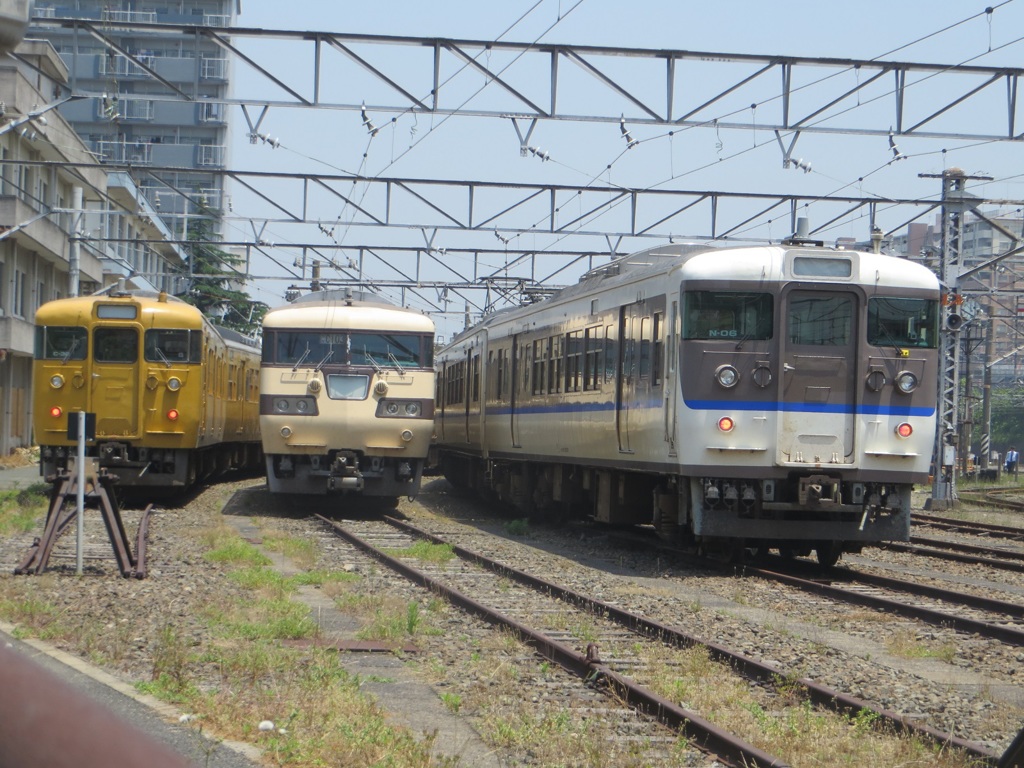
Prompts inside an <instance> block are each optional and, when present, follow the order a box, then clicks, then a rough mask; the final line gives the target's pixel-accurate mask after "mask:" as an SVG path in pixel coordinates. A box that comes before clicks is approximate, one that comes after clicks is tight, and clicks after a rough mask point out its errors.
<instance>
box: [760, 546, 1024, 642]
mask: <svg viewBox="0 0 1024 768" xmlns="http://www.w3.org/2000/svg"><path fill="white" fill-rule="evenodd" d="M779 563H780V565H782V564H783V562H782V560H781V558H780V559H779ZM786 565H788V568H787V570H786V571H785V572H784V571H781V570H770V569H767V568H758V567H753V566H745V567H744V573H745V574H746V575H750V576H759V577H761V578H765V579H770V580H772V581H777V582H779V583H781V584H786V585H788V586H791V587H796V588H797V589H801V590H804V591H806V592H812V593H814V594H818V595H822V596H825V597H828V598H831V599H834V600H839V601H842V602H846V603H853V604H856V605H862V606H865V607H868V608H874V609H876V610H880V611H885V612H887V613H891V614H894V615H896V616H903V617H905V618H909V619H915V620H917V621H923V622H925V623H927V624H931V625H934V626H938V627H946V628H949V629H955V630H957V631H959V632H967V633H973V634H976V635H979V636H981V637H988V638H992V639H994V640H998V641H1000V642H1002V643H1008V644H1011V645H1016V646H1024V606H1021V605H1019V604H1017V603H1011V602H1008V601H1005V600H995V599H992V598H988V597H982V596H979V595H976V594H972V593H969V592H960V591H956V590H951V589H944V588H941V587H935V586H930V585H927V584H919V583H916V582H913V581H909V580H907V579H906V578H892V577H887V576H881V575H877V574H870V573H865V572H861V571H854V570H850V569H847V568H832V569H830V570H829V574H828V577H827V578H822V577H821V576H820V575H819V576H814V577H808V576H807V575H806V573H805V574H804V575H803V576H800V575H795V574H794V573H793V567H792V566H794V565H800V564H794V563H788V564H786ZM799 570H804V569H803V568H799ZM908 596H911V597H912V598H913V599H912V600H908Z"/></svg>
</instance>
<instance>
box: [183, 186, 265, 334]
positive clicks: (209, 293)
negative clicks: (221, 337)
mask: <svg viewBox="0 0 1024 768" xmlns="http://www.w3.org/2000/svg"><path fill="white" fill-rule="evenodd" d="M214 216H215V212H214V211H213V209H211V208H210V207H209V206H208V205H207V204H206V202H205V201H200V203H199V212H198V216H197V217H196V218H193V219H189V226H188V237H187V238H186V241H187V242H186V244H185V246H184V248H185V252H186V253H187V254H188V271H189V277H190V278H191V280H192V286H191V289H190V290H189V292H188V295H187V296H186V297H185V301H187V302H188V303H189V304H191V305H193V306H194V307H197V308H198V309H199V311H200V312H202V313H203V314H204V315H206V316H207V317H209V318H211V319H216V320H217V321H218V322H219V323H220V325H223V326H225V327H227V328H232V329H234V330H236V331H240V332H241V333H245V334H247V335H250V336H252V335H255V334H256V333H257V332H258V331H259V329H260V327H261V325H262V322H263V315H265V314H266V312H267V310H268V309H269V307H268V306H267V305H266V304H264V303H263V302H259V301H253V300H252V299H251V298H250V297H249V294H247V293H246V292H245V291H240V290H238V289H236V288H232V287H231V285H232V283H233V282H234V281H235V280H236V279H243V278H244V277H246V275H245V274H244V273H243V272H242V271H241V267H242V266H243V260H242V259H241V258H240V257H239V256H236V255H235V254H233V253H229V252H228V251H225V250H224V249H222V248H218V247H217V246H216V245H214V244H213V241H214V232H213V217H214ZM233 275H238V278H235V277H234V276H233Z"/></svg>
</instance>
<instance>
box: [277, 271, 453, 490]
mask: <svg viewBox="0 0 1024 768" xmlns="http://www.w3.org/2000/svg"><path fill="white" fill-rule="evenodd" d="M433 352H434V323H433V321H432V320H430V318H428V317H426V316H424V315H422V314H421V313H419V312H416V311H413V310H409V309H402V308H400V307H396V306H392V305H389V304H383V303H380V301H379V300H367V299H366V298H364V297H362V296H361V295H359V296H356V295H353V294H352V293H351V292H345V291H317V292H314V293H310V294H307V295H306V296H303V297H301V298H299V299H297V300H296V301H295V302H293V303H292V304H290V305H287V306H284V307H279V308H277V309H273V310H271V311H270V312H268V313H267V314H266V316H265V317H264V318H263V362H262V367H261V370H260V426H261V432H262V438H263V452H264V454H265V456H266V465H267V485H268V487H269V489H270V491H271V492H272V493H301V494H325V493H332V492H337V493H347V494H354V495H360V496H375V497H382V498H383V499H386V500H390V501H393V502H394V501H397V500H398V497H400V496H412V495H414V494H416V493H417V491H418V490H419V486H420V479H421V476H422V474H423V466H424V463H425V461H426V456H427V451H428V450H429V448H430V442H431V436H432V434H433V418H434V370H433Z"/></svg>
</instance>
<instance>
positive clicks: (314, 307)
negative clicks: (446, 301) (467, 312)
mask: <svg viewBox="0 0 1024 768" xmlns="http://www.w3.org/2000/svg"><path fill="white" fill-rule="evenodd" d="M263 327H264V328H314V329H318V328H323V329H335V328H354V329H360V330H370V329H373V330H391V331H409V332H413V333H431V334H432V333H433V332H434V321H433V320H431V319H430V318H429V317H428V316H427V315H425V314H423V313H422V312H419V311H417V310H414V309H408V308H406V307H399V306H396V305H394V304H390V303H388V302H386V301H382V300H380V299H379V298H378V297H376V296H373V295H372V294H366V293H360V292H353V291H346V290H337V291H314V292H313V293H308V294H306V295H304V296H300V297H299V298H297V299H296V300H295V301H293V302H292V303H290V304H285V305H283V306H280V307H275V308H274V309H272V310H270V311H269V312H267V314H266V315H264V316H263Z"/></svg>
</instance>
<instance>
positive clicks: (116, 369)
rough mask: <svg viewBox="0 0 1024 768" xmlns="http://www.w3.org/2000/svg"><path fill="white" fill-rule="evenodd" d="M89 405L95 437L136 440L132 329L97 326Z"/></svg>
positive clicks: (135, 361)
mask: <svg viewBox="0 0 1024 768" xmlns="http://www.w3.org/2000/svg"><path fill="white" fill-rule="evenodd" d="M92 345H93V353H92V360H93V364H92V386H91V391H92V402H91V403H90V404H89V406H88V407H89V409H90V410H91V411H93V412H95V413H96V434H97V436H101V435H102V436H105V437H108V438H114V437H118V438H131V437H138V436H139V398H138V391H139V387H138V386H137V382H138V380H139V378H138V377H139V332H138V329H136V328H135V326H133V325H131V326H128V325H118V326H103V325H101V326H97V327H96V328H95V329H94V330H93V334H92Z"/></svg>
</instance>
